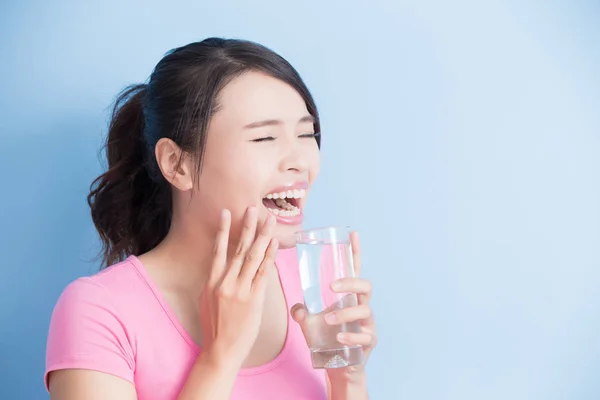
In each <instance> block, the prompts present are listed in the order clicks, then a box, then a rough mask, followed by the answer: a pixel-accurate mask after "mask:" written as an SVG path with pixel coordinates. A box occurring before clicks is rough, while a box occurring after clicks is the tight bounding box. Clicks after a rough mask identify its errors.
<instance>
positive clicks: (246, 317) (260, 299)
mask: <svg viewBox="0 0 600 400" xmlns="http://www.w3.org/2000/svg"><path fill="white" fill-rule="evenodd" d="M257 218H258V217H257V210H256V207H250V208H248V210H247V212H246V215H245V217H244V227H243V228H242V233H241V237H240V241H239V243H238V245H237V248H236V251H235V255H234V256H233V258H232V259H231V260H229V261H228V260H227V254H228V251H227V248H228V245H229V230H230V226H231V214H230V213H229V211H228V210H224V211H223V213H222V215H221V220H220V223H219V231H218V233H217V236H216V241H215V247H214V255H213V265H212V270H211V273H210V277H209V280H208V282H207V284H206V287H205V288H204V290H203V292H202V295H201V298H200V318H201V322H202V333H203V347H204V348H205V349H206V350H207V352H208V353H209V354H211V355H212V356H215V357H216V358H217V360H218V361H217V362H226V363H231V362H233V363H234V365H235V367H237V368H241V366H242V364H243V362H244V360H245V359H246V357H247V356H248V354H249V353H250V350H251V348H252V346H253V345H254V342H255V341H256V338H257V336H258V332H259V327H260V323H261V320H262V310H263V304H264V300H265V289H266V279H265V278H266V275H267V272H268V271H269V270H270V269H271V268H273V266H274V263H275V255H276V253H277V246H278V244H277V241H276V240H275V239H273V237H272V236H273V231H274V226H275V218H274V217H273V216H272V215H269V217H268V218H267V219H266V220H265V222H264V224H263V225H262V227H261V228H260V230H259V231H258V235H256V233H257ZM255 235H256V240H255Z"/></svg>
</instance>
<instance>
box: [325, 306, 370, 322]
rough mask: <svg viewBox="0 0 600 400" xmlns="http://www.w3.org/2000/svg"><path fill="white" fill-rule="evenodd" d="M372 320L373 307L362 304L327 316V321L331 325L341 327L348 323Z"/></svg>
mask: <svg viewBox="0 0 600 400" xmlns="http://www.w3.org/2000/svg"><path fill="white" fill-rule="evenodd" d="M369 318H371V307H369V306H368V305H366V304H361V305H358V306H356V307H347V308H342V309H339V310H336V311H333V312H330V313H328V314H325V321H326V322H327V323H328V324H329V325H339V324H343V323H347V322H354V321H363V320H368V319H369Z"/></svg>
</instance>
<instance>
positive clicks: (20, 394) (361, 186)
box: [0, 0, 600, 400]
mask: <svg viewBox="0 0 600 400" xmlns="http://www.w3.org/2000/svg"><path fill="white" fill-rule="evenodd" d="M213 35H216V36H228V37H241V38H247V39H252V40H256V41H259V42H261V43H263V44H266V45H267V46H270V47H272V48H273V49H274V50H276V51H278V52H280V53H281V54H282V55H283V56H285V57H287V58H288V59H289V60H290V61H291V62H292V63H293V64H294V65H295V66H296V67H297V69H298V70H299V71H300V72H301V74H302V75H303V76H304V78H305V80H306V82H307V84H308V85H309V87H310V88H311V89H312V91H313V93H314V95H315V97H316V99H317V102H318V105H319V107H320V111H321V113H322V118H323V141H324V144H323V173H322V175H321V177H320V180H319V181H318V183H317V186H316V187H315V190H314V195H313V197H312V199H311V203H310V205H309V207H308V208H309V210H308V215H309V217H308V221H307V224H306V225H307V226H317V225H319V226H320V225H324V224H351V225H353V226H354V227H356V228H357V229H359V230H360V232H361V234H362V235H361V237H362V243H363V253H364V255H363V257H364V264H365V266H364V268H365V271H364V272H365V275H366V276H367V277H368V278H370V279H372V280H373V282H374V284H375V289H376V294H375V297H374V309H375V311H376V314H377V318H378V323H379V325H378V327H379V334H380V339H381V343H380V346H379V348H378V349H377V351H376V352H375V353H374V355H373V357H372V359H371V361H370V365H369V379H370V390H371V396H372V398H373V399H386V400H387V399H398V400H400V399H418V400H433V399H447V400H454V399H456V400H458V399H461V400H475V399H477V400H481V399H486V400H493V399H501V400H506V399H512V400H517V399H524V400H525V399H526V400H538V399H548V400H550V399H569V400H579V399H598V398H600V290H599V288H600V156H599V154H600V4H599V3H597V2H595V1H577V0H570V1H569V0H564V1H562V2H561V1H554V2H544V1H518V0H512V1H500V0H486V1H475V0H473V1H466V0H455V1H452V2H450V1H441V0H440V1H432V0H405V1H400V0H397V1H393V0H388V1H383V0H378V1H374V0H370V1H366V0H365V1H362V2H352V1H333V0H332V1H316V0H314V1H294V2H288V1H275V0H272V1H264V0H263V1H258V0H257V1H251V2H242V1H219V2H215V1H191V0H187V1H174V2H171V3H170V4H169V5H167V2H159V1H143V2H142V1H117V0H104V1H97V2H93V3H92V2H82V1H75V0H69V1H53V2H48V1H18V2H17V1H12V2H7V1H4V2H2V4H1V5H0V38H1V40H0V93H1V94H2V96H1V98H0V172H1V174H2V183H1V185H0V190H1V196H0V224H1V227H2V229H1V230H0V272H1V279H0V370H1V373H0V398H1V399H7V400H8V399H44V398H47V395H46V394H45V390H44V388H43V382H42V374H43V370H44V352H45V340H46V332H47V327H48V322H49V318H50V314H51V311H52V308H53V306H54V303H55V301H56V299H57V298H58V296H59V294H60V293H61V291H62V290H63V288H64V287H65V285H66V284H67V283H68V282H70V281H71V280H73V279H75V278H76V277H78V276H81V275H87V274H91V273H93V272H95V271H96V270H97V267H98V264H97V263H96V262H94V261H93V257H94V255H95V254H96V251H97V249H98V242H97V237H96V234H95V231H94V229H93V226H92V222H91V219H90V216H89V211H88V208H87V205H86V200H85V196H86V194H87V191H88V187H89V184H90V183H91V181H92V179H93V178H94V177H95V176H96V175H97V174H98V173H99V172H100V171H101V168H102V164H101V163H99V161H98V160H99V159H98V151H99V149H100V145H101V143H102V135H103V134H104V133H105V132H106V124H107V116H108V112H109V107H110V104H111V102H112V100H113V99H114V97H115V95H116V94H117V93H118V91H119V90H121V89H122V88H123V87H124V86H125V85H127V84H129V83H133V82H140V81H144V80H145V79H146V77H147V76H148V75H149V73H150V71H151V69H152V68H153V66H154V65H155V64H156V62H158V60H159V59H160V58H161V56H162V55H163V54H164V53H165V52H166V51H167V50H168V49H170V48H172V47H176V46H179V45H182V44H185V43H187V42H190V41H193V40H198V39H203V38H204V37H206V36H213Z"/></svg>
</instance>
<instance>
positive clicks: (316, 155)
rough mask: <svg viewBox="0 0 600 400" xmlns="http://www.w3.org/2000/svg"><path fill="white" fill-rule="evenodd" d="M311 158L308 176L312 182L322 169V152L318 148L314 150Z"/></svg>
mask: <svg viewBox="0 0 600 400" xmlns="http://www.w3.org/2000/svg"><path fill="white" fill-rule="evenodd" d="M309 160H310V161H309V167H308V177H309V182H310V183H312V182H313V181H314V180H315V179H316V178H317V176H318V175H319V172H320V171H321V152H320V151H319V149H318V148H317V149H316V151H314V152H312V154H311V157H310V159H309Z"/></svg>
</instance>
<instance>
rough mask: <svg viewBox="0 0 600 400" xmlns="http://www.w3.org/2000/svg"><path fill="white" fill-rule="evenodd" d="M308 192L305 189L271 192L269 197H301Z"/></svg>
mask: <svg viewBox="0 0 600 400" xmlns="http://www.w3.org/2000/svg"><path fill="white" fill-rule="evenodd" d="M305 194H306V190H304V189H294V190H288V191H287V192H279V193H269V194H268V195H267V196H266V197H267V199H301V198H302V197H304V195H305Z"/></svg>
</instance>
